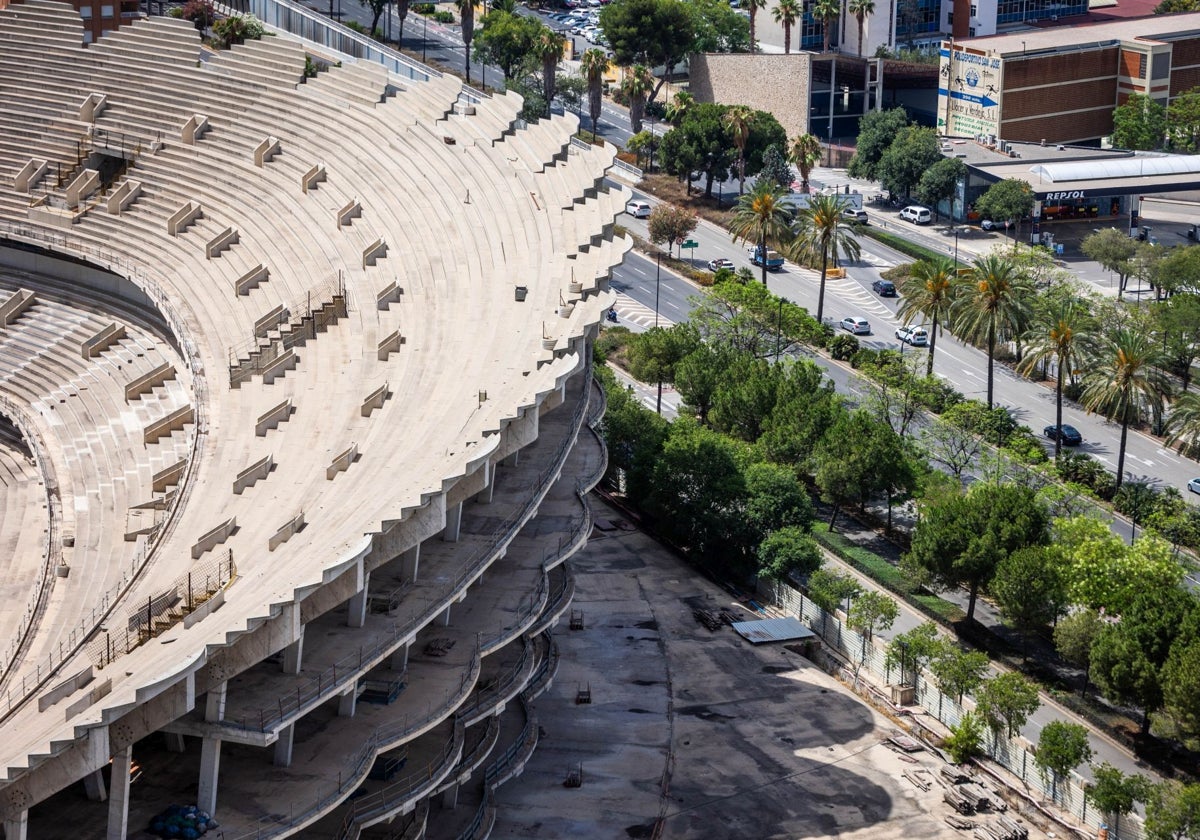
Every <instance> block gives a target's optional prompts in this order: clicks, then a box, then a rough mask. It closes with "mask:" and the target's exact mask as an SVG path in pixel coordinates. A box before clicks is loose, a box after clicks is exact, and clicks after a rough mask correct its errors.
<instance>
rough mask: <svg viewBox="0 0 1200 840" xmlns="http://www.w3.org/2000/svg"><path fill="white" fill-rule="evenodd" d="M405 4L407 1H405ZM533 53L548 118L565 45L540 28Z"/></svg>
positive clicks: (547, 30) (548, 31)
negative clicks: (538, 70)
mask: <svg viewBox="0 0 1200 840" xmlns="http://www.w3.org/2000/svg"><path fill="white" fill-rule="evenodd" d="M405 2H407V0H405ZM533 53H534V55H535V56H536V57H537V59H538V60H539V61H540V62H541V63H542V96H544V97H545V98H546V116H547V117H549V116H550V103H551V102H552V101H554V94H555V82H556V80H557V74H558V63H559V62H560V61H562V60H563V56H564V55H565V54H566V43H565V42H564V41H563V37H562V35H559V34H558V33H557V32H555V31H554V30H553V29H551V28H550V27H548V26H542V28H541V30H540V31H539V32H538V36H537V40H535V41H534V45H533Z"/></svg>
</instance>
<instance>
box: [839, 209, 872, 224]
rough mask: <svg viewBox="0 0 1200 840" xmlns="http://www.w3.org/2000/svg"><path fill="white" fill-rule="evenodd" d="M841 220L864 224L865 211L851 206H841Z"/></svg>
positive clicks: (865, 221)
mask: <svg viewBox="0 0 1200 840" xmlns="http://www.w3.org/2000/svg"><path fill="white" fill-rule="evenodd" d="M842 221H845V222H851V223H853V224H857V225H865V224H867V211H866V210H855V209H854V208H853V207H845V208H842Z"/></svg>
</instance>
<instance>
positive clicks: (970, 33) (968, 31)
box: [967, 26, 975, 38]
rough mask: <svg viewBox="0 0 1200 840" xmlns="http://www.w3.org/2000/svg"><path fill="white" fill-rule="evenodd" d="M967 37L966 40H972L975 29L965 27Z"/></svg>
mask: <svg viewBox="0 0 1200 840" xmlns="http://www.w3.org/2000/svg"><path fill="white" fill-rule="evenodd" d="M967 37H968V38H974V37H975V27H974V26H969V27H967Z"/></svg>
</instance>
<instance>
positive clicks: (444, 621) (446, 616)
mask: <svg viewBox="0 0 1200 840" xmlns="http://www.w3.org/2000/svg"><path fill="white" fill-rule="evenodd" d="M442 626H443V627H449V626H450V605H449V604H447V605H446V611H445V612H444V613H442Z"/></svg>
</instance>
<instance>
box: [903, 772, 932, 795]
mask: <svg viewBox="0 0 1200 840" xmlns="http://www.w3.org/2000/svg"><path fill="white" fill-rule="evenodd" d="M900 775H901V776H903V777H904V778H905V779H908V780H909V781H910V782H912V783H913V784H914V785H916V786H917V787H919V788H920V789H921V790H925V791H927V790H929V789H930V788H931V787H933V781H934V780H933V774H932V773H930V772H929V771H928V770H925V769H923V768H918V769H916V770H905V771H904V772H903V773H901V774H900Z"/></svg>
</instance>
